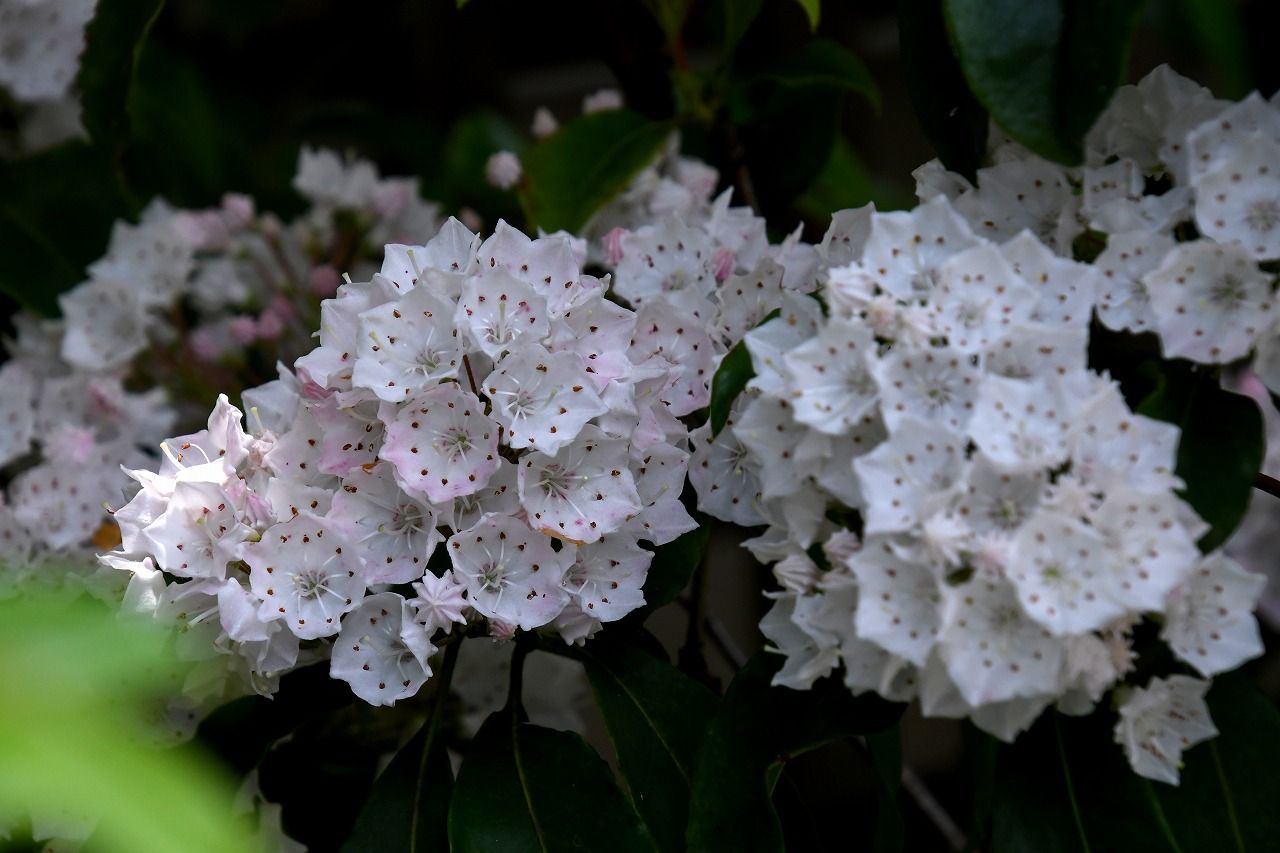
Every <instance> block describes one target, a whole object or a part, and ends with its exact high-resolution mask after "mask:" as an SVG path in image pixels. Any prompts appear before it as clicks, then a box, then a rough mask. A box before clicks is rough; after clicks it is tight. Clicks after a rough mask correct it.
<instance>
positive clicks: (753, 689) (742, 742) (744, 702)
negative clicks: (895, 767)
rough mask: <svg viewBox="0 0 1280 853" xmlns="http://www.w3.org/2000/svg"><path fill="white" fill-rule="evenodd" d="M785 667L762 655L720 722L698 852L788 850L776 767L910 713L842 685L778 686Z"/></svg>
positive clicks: (699, 819) (694, 835)
mask: <svg viewBox="0 0 1280 853" xmlns="http://www.w3.org/2000/svg"><path fill="white" fill-rule="evenodd" d="M781 664H782V658H781V656H780V655H774V654H770V653H768V652H760V653H758V654H757V655H756V656H755V657H753V658H752V659H751V660H750V661H749V662H748V663H747V665H746V666H745V667H743V669H742V670H741V671H740V672H739V673H738V675H737V676H736V677H735V678H734V680H733V683H732V684H730V685H729V690H728V692H727V693H726V694H725V697H724V699H723V700H722V702H721V704H720V708H719V710H718V711H717V712H716V714H715V716H714V717H712V720H711V724H710V726H709V727H708V728H707V734H706V737H705V739H704V740H703V744H702V748H701V749H700V750H699V752H698V761H697V768H696V771H695V773H694V782H693V801H692V804H691V807H690V818H689V832H688V836H687V840H688V846H689V849H691V850H702V851H720V850H724V851H757V850H759V851H777V850H782V849H783V835H782V828H781V826H780V825H779V822H778V816H777V813H776V812H775V811H774V808H773V805H772V802H771V800H770V791H771V781H770V776H771V774H770V768H771V767H773V766H774V765H776V764H778V763H780V762H781V763H785V762H786V760H787V759H788V758H790V757H792V756H794V755H797V754H799V753H801V752H805V751H807V750H810V749H813V748H815V747H818V746H821V745H822V744H824V743H827V742H830V741H833V740H838V739H840V738H844V737H850V736H854V735H863V734H869V733H872V732H880V731H884V730H885V729H887V728H889V727H890V726H892V725H893V724H894V723H896V722H897V720H898V718H899V717H901V716H902V711H903V709H904V707H905V706H903V705H899V704H895V703H892V702H887V701H885V700H884V699H881V698H880V697H878V696H874V695H871V694H866V695H863V696H860V697H857V698H855V697H853V696H851V695H850V694H849V692H848V690H847V689H846V688H845V687H844V685H843V684H841V683H840V682H839V681H838V680H835V679H824V680H823V681H820V682H818V683H817V684H816V685H814V688H813V689H812V690H805V691H800V690H790V689H788V688H785V687H773V686H771V684H770V681H771V680H772V678H773V675H774V673H776V672H777V670H778V668H779V667H780V666H781ZM772 778H773V779H774V780H776V778H777V776H776V773H775V774H773V775H772Z"/></svg>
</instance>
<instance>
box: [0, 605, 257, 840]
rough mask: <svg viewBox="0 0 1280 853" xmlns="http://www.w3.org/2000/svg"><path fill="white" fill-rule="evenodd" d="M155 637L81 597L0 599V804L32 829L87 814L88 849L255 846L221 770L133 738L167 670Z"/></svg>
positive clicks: (142, 736) (169, 663)
mask: <svg viewBox="0 0 1280 853" xmlns="http://www.w3.org/2000/svg"><path fill="white" fill-rule="evenodd" d="M166 640H167V637H166V635H165V634H164V632H162V631H160V630H159V629H157V628H154V627H153V626H150V625H146V624H138V623H131V622H124V621H121V620H119V619H118V618H117V617H116V616H115V614H114V613H112V612H110V611H109V610H108V609H106V608H105V607H103V606H102V605H100V604H97V603H95V602H92V601H90V600H88V599H85V598H79V599H74V600H68V599H67V598H66V596H65V595H63V596H51V595H29V596H22V597H18V598H15V599H12V600H10V601H5V602H0V684H3V685H4V689H3V691H0V814H7V815H14V814H21V813H23V812H29V813H30V814H31V815H32V816H33V818H37V820H36V821H35V823H36V824H37V825H36V826H35V827H34V828H35V829H36V830H37V834H40V833H39V831H40V830H41V829H43V827H41V826H40V825H39V824H41V823H45V822H46V820H45V818H46V817H47V816H59V817H61V816H65V817H66V819H67V820H69V821H71V824H72V825H74V824H76V823H79V824H81V825H82V826H83V827H84V829H88V828H89V827H91V826H95V824H96V828H95V829H94V831H93V838H94V844H93V847H94V849H98V850H107V851H129V853H150V852H151V851H155V853H162V851H166V852H167V851H173V850H183V851H191V853H196V851H223V850H225V851H246V850H253V849H255V843H254V841H253V840H252V834H251V833H250V831H249V829H248V827H247V826H245V825H244V824H242V823H241V822H239V821H238V820H236V819H234V818H233V817H232V814H231V803H232V800H233V797H234V790H233V786H232V783H231V780H229V779H227V778H226V777H225V776H223V775H222V774H221V773H220V772H219V771H218V769H217V768H216V767H215V766H214V765H212V764H210V763H208V762H206V761H205V760H203V759H201V758H200V757H199V756H197V755H195V754H194V753H191V752H189V751H177V750H167V751H165V750H158V749H155V748H153V747H149V746H146V745H144V741H145V740H146V739H147V738H148V736H149V733H148V731H147V727H146V724H145V723H144V720H145V718H146V716H147V714H148V711H147V709H148V707H149V706H151V705H153V704H154V702H155V700H156V699H157V697H158V696H161V695H163V694H164V692H165V690H166V687H167V685H169V684H171V683H172V681H171V679H172V677H173V676H174V674H175V672H176V670H175V667H176V666H177V664H176V663H175V662H174V661H173V660H172V659H171V658H170V657H169V656H168V655H166V652H165V650H166V648H167V647H168V644H167V642H166ZM61 822H62V821H61V820H57V821H55V825H54V826H52V827H50V829H49V830H48V831H49V832H53V833H55V834H56V832H57V828H58V827H57V825H56V824H57V823H61ZM82 831H83V830H82Z"/></svg>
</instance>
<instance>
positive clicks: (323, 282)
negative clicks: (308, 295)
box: [307, 264, 342, 297]
mask: <svg viewBox="0 0 1280 853" xmlns="http://www.w3.org/2000/svg"><path fill="white" fill-rule="evenodd" d="M340 284H342V276H340V275H338V271H337V270H336V269H334V268H333V267H331V266H329V265H328V264H321V265H320V266H318V267H312V268H311V272H310V273H309V274H308V275H307V288H308V289H309V290H310V291H311V292H312V293H314V294H315V295H316V296H325V297H328V296H333V294H335V293H337V292H338V285H340Z"/></svg>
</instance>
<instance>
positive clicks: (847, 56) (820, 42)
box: [754, 38, 880, 109]
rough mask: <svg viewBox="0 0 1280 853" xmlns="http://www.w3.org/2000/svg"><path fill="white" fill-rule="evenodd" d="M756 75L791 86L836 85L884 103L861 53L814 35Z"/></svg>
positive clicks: (877, 105) (828, 86)
mask: <svg viewBox="0 0 1280 853" xmlns="http://www.w3.org/2000/svg"><path fill="white" fill-rule="evenodd" d="M754 79H756V80H769V81H772V82H774V83H776V84H778V85H779V86H782V87H784V88H791V89H810V88H819V89H833V90H836V91H843V92H853V93H856V94H859V95H862V96H863V97H864V98H866V99H867V100H868V101H870V102H871V104H872V106H874V107H876V108H877V109H879V107H880V90H879V88H878V87H877V86H876V81H875V79H874V78H873V77H872V76H871V72H870V71H869V70H868V69H867V66H866V64H865V63H864V62H863V61H862V60H861V59H859V58H858V55H857V54H856V53H854V52H853V51H851V50H849V49H848V48H846V47H844V46H843V45H840V44H837V43H836V42H833V41H831V40H830V39H820V38H819V39H813V40H812V41H810V42H808V43H807V44H805V46H804V47H802V48H800V49H799V50H797V51H795V52H794V53H792V54H789V55H788V56H786V57H784V58H783V59H781V60H779V61H778V62H776V63H774V64H772V65H769V66H767V67H765V68H764V69H762V70H761V71H759V72H758V73H757V74H756V75H755V77H754Z"/></svg>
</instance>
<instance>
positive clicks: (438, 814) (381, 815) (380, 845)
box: [342, 724, 453, 853]
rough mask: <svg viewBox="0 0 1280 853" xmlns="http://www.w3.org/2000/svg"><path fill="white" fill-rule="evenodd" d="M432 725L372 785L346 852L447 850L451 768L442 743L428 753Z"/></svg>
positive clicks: (405, 747) (346, 846)
mask: <svg viewBox="0 0 1280 853" xmlns="http://www.w3.org/2000/svg"><path fill="white" fill-rule="evenodd" d="M429 729H430V725H429V724H423V726H422V728H421V729H419V730H418V733H417V734H416V735H414V736H413V739H412V740H410V741H409V742H408V743H407V744H405V746H404V748H403V749H401V750H400V751H399V752H398V753H396V756H395V758H393V759H391V763H390V764H389V765H387V769H386V770H384V771H382V775H381V776H379V777H378V780H377V781H376V782H375V783H374V785H373V790H372V791H370V793H369V800H368V802H366V803H365V806H364V809H363V810H361V812H360V816H359V817H357V818H356V824H355V827H354V828H353V829H352V830H351V837H350V838H348V839H347V842H346V843H345V844H344V845H342V850H343V853H398V851H406V853H428V851H432V850H447V849H448V848H449V836H448V818H449V800H450V796H451V794H452V793H453V770H452V769H451V768H450V766H449V754H448V752H447V751H446V750H445V748H444V745H443V744H442V743H440V742H439V741H436V743H435V744H434V746H433V747H432V749H431V754H430V755H427V754H426V753H425V750H426V748H427V740H428V737H427V735H428V730H429Z"/></svg>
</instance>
